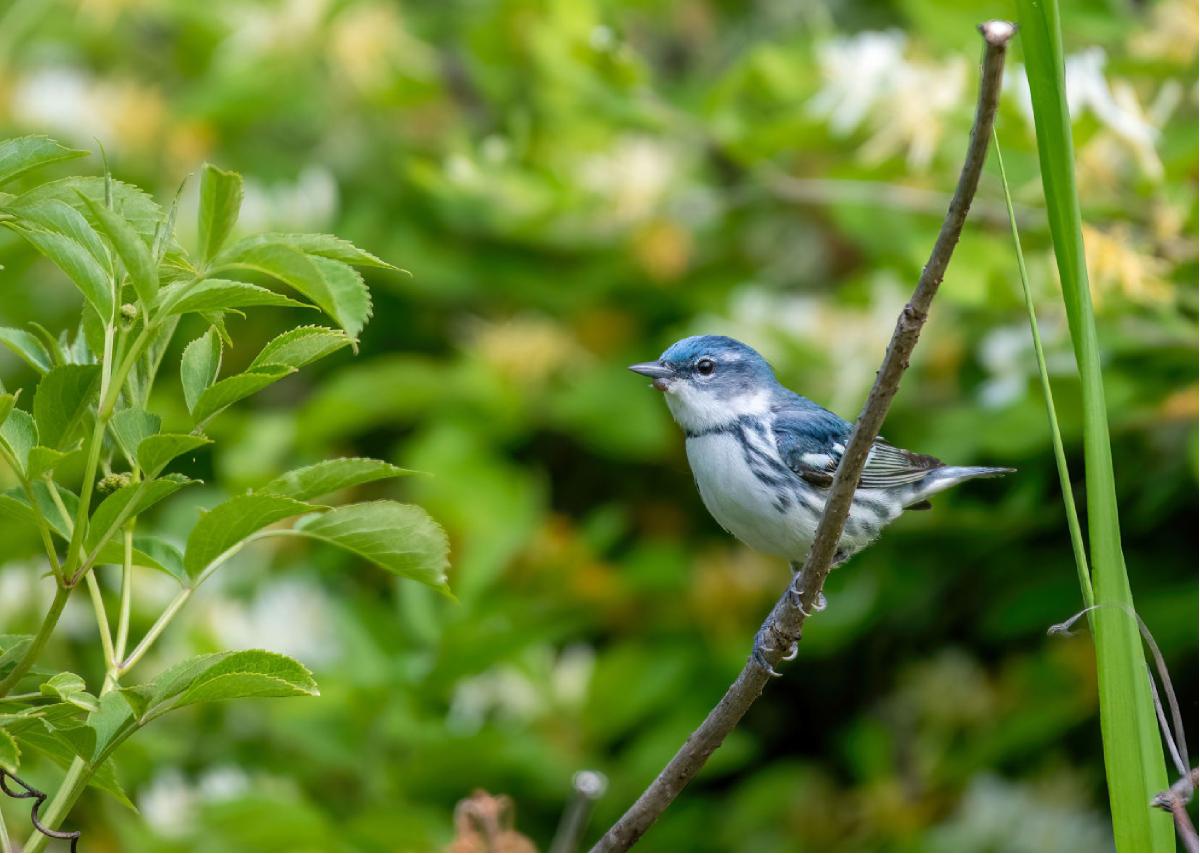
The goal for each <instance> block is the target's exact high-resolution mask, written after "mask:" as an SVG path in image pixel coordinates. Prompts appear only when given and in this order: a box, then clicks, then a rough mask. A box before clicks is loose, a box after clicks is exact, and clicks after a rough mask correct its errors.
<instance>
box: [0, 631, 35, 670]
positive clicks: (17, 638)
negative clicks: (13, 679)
mask: <svg viewBox="0 0 1200 855" xmlns="http://www.w3.org/2000/svg"><path fill="white" fill-rule="evenodd" d="M32 642H33V636H32V635H12V634H2V635H0V678H3V677H6V676H8V672H9V671H11V670H12V669H13V666H14V665H16V664H17V662H18V661H19V660H20V659H21V657H22V656H24V655H25V651H26V650H28V649H29V645H30V644H31V643H32Z"/></svg>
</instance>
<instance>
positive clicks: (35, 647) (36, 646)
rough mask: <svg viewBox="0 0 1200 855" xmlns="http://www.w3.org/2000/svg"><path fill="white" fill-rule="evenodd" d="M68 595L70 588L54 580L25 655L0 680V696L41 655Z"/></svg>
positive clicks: (17, 680)
mask: <svg viewBox="0 0 1200 855" xmlns="http://www.w3.org/2000/svg"><path fill="white" fill-rule="evenodd" d="M70 596H71V589H70V588H68V587H66V586H64V585H63V584H62V582H61V581H60V580H56V583H55V586H54V599H53V600H51V601H50V608H49V609H47V610H46V616H45V617H44V618H42V625H41V627H40V628H39V629H38V632H37V635H35V636H34V637H33V641H31V642H30V643H29V649H28V650H26V651H25V655H24V656H22V657H21V661H19V662H18V663H17V664H16V666H15V667H14V668H13V669H12V670H11V671H9V672H8V676H7V677H5V678H4V679H3V680H0V698H3V697H4V696H5V695H7V694H8V693H9V691H10V690H11V689H12V688H13V686H15V685H17V683H18V682H20V680H21V678H22V677H24V676H25V674H26V672H28V671H29V669H30V667H32V666H33V663H34V661H36V660H37V658H38V656H40V655H41V652H42V648H43V647H45V646H46V641H47V640H48V639H49V638H50V633H52V632H53V631H54V627H55V626H57V625H58V619H59V618H60V617H61V616H62V612H63V607H64V606H66V604H67V598H68V597H70Z"/></svg>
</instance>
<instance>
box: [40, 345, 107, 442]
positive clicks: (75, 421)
mask: <svg viewBox="0 0 1200 855" xmlns="http://www.w3.org/2000/svg"><path fill="white" fill-rule="evenodd" d="M99 384H100V366H98V365H60V366H58V367H57V368H52V369H50V370H49V371H47V372H46V376H45V377H43V378H42V380H41V382H40V383H38V387H37V390H36V391H35V392H34V393H33V420H34V421H35V422H36V423H37V428H38V442H39V444H41V445H44V446H47V447H48V448H61V447H62V446H63V445H64V443H65V442H66V441H68V440H70V439H71V436H72V435H73V434H74V432H75V429H76V428H77V427H78V426H79V423H80V421H81V420H82V419H83V415H84V413H86V412H87V410H88V408H89V407H90V406H91V405H92V402H93V399H94V398H95V397H96V394H97V391H98V387H99Z"/></svg>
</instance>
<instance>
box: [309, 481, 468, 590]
mask: <svg viewBox="0 0 1200 855" xmlns="http://www.w3.org/2000/svg"><path fill="white" fill-rule="evenodd" d="M294 530H295V531H296V532H299V533H301V534H304V535H307V536H308V537H312V538H315V539H317V540H323V541H325V542H326V543H332V544H334V545H335V546H340V547H341V548H343V549H347V550H349V551H351V552H354V553H356V554H358V555H360V556H362V557H363V558H365V559H367V560H368V561H370V562H372V563H373V564H377V565H378V566H380V567H382V568H383V569H385V570H387V571H388V572H390V573H394V574H396V575H397V576H404V577H406V578H408V579H415V580H416V581H418V582H421V583H423V584H425V585H429V586H430V587H431V588H436V589H437V590H439V591H442V592H444V593H449V590H450V589H449V587H448V586H447V584H446V568H447V566H449V563H450V562H449V552H450V546H449V542H448V540H447V539H446V533H445V531H443V530H442V527H441V526H439V525H438V524H437V523H436V522H434V521H433V518H432V517H430V516H429V514H428V513H427V512H426V511H425V510H424V509H423V508H419V507H417V506H416V505H405V504H401V503H400V502H393V501H388V500H383V501H376V502H362V503H359V504H355V505H344V506H342V507H340V508H334V509H333V510H331V511H328V512H326V513H324V514H320V515H318V516H312V517H306V518H304V519H303V520H301V521H300V522H299V523H298V524H297V525H296V526H295V529H294Z"/></svg>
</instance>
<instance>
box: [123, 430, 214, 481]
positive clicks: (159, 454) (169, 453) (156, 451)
mask: <svg viewBox="0 0 1200 855" xmlns="http://www.w3.org/2000/svg"><path fill="white" fill-rule="evenodd" d="M205 445H212V440H211V439H209V438H208V437H206V436H201V435H199V434H195V433H161V434H157V435H156V436H148V437H146V438H145V439H144V440H142V442H141V444H140V445H138V447H137V462H138V465H139V466H141V467H142V471H143V472H145V473H146V477H147V478H156V477H158V474H159V473H160V472H162V470H163V469H164V468H165V467H166V465H167V464H168V463H170V462H171V461H172V460H174V459H175V458H176V457H178V456H179V455H181V454H187V453H188V452H189V451H195V450H196V449H197V448H200V447H201V446H205Z"/></svg>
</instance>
